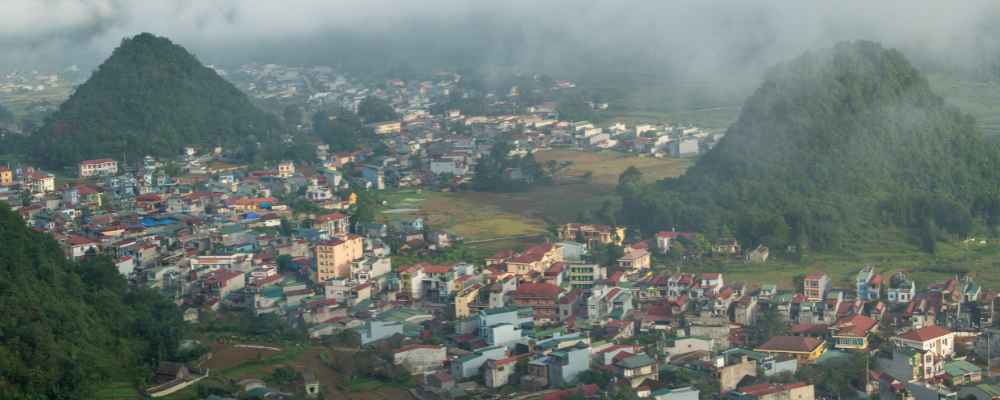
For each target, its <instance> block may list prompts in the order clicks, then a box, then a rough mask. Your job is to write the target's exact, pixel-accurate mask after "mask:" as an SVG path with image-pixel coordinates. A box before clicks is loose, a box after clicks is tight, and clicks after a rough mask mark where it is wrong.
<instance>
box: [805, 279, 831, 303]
mask: <svg viewBox="0 0 1000 400" xmlns="http://www.w3.org/2000/svg"><path fill="white" fill-rule="evenodd" d="M831 285H832V283H831V281H830V276H829V275H827V274H825V273H823V272H813V273H811V274H809V275H806V278H805V279H804V280H803V281H802V293H804V294H805V296H806V300H808V301H823V300H826V293H827V292H829V291H830V288H831Z"/></svg>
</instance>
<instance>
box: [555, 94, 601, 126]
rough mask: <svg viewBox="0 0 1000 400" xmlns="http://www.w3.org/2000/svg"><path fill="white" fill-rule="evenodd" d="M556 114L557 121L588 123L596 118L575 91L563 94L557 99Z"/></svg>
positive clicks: (580, 95) (592, 110) (584, 100)
mask: <svg viewBox="0 0 1000 400" xmlns="http://www.w3.org/2000/svg"><path fill="white" fill-rule="evenodd" d="M556 112H558V113H559V119H563V120H568V121H590V120H593V119H594V118H595V117H596V116H597V115H596V114H595V113H594V109H593V108H592V107H591V106H590V103H589V102H588V101H587V99H586V98H584V97H583V95H582V94H580V93H579V92H577V91H571V92H567V93H565V94H563V95H562V96H561V97H560V98H559V104H558V105H557V106H556Z"/></svg>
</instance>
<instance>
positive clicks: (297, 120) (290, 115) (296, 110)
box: [281, 104, 304, 127]
mask: <svg viewBox="0 0 1000 400" xmlns="http://www.w3.org/2000/svg"><path fill="white" fill-rule="evenodd" d="M281 116H282V117H283V118H284V119H285V123H286V124H288V125H289V126H292V127H295V126H298V125H300V124H302V118H303V117H304V114H303V113H302V107H300V106H298V105H296V104H292V105H289V106H287V107H285V110H284V111H282V113H281Z"/></svg>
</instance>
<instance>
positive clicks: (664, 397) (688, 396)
mask: <svg viewBox="0 0 1000 400" xmlns="http://www.w3.org/2000/svg"><path fill="white" fill-rule="evenodd" d="M700 393H701V392H700V391H699V390H698V389H695V388H693V387H691V386H684V387H679V388H660V389H654V390H652V391H650V392H649V397H650V398H651V399H653V400H698V396H699V395H700Z"/></svg>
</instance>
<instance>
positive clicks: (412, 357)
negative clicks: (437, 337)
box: [392, 344, 448, 374]
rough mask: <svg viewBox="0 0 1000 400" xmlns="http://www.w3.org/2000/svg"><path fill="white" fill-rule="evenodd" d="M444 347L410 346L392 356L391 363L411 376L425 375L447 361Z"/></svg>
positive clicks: (398, 350)
mask: <svg viewBox="0 0 1000 400" xmlns="http://www.w3.org/2000/svg"><path fill="white" fill-rule="evenodd" d="M445 350H446V349H445V346H437V345H427V344H411V345H407V346H403V347H400V348H399V349H397V350H396V351H395V352H393V354H392V363H393V364H395V365H402V366H403V368H406V370H407V371H410V373H412V374H426V373H428V372H430V371H433V370H435V369H438V368H441V367H442V366H443V365H444V362H445V361H446V360H447V359H448V356H447V354H446V351H445Z"/></svg>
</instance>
